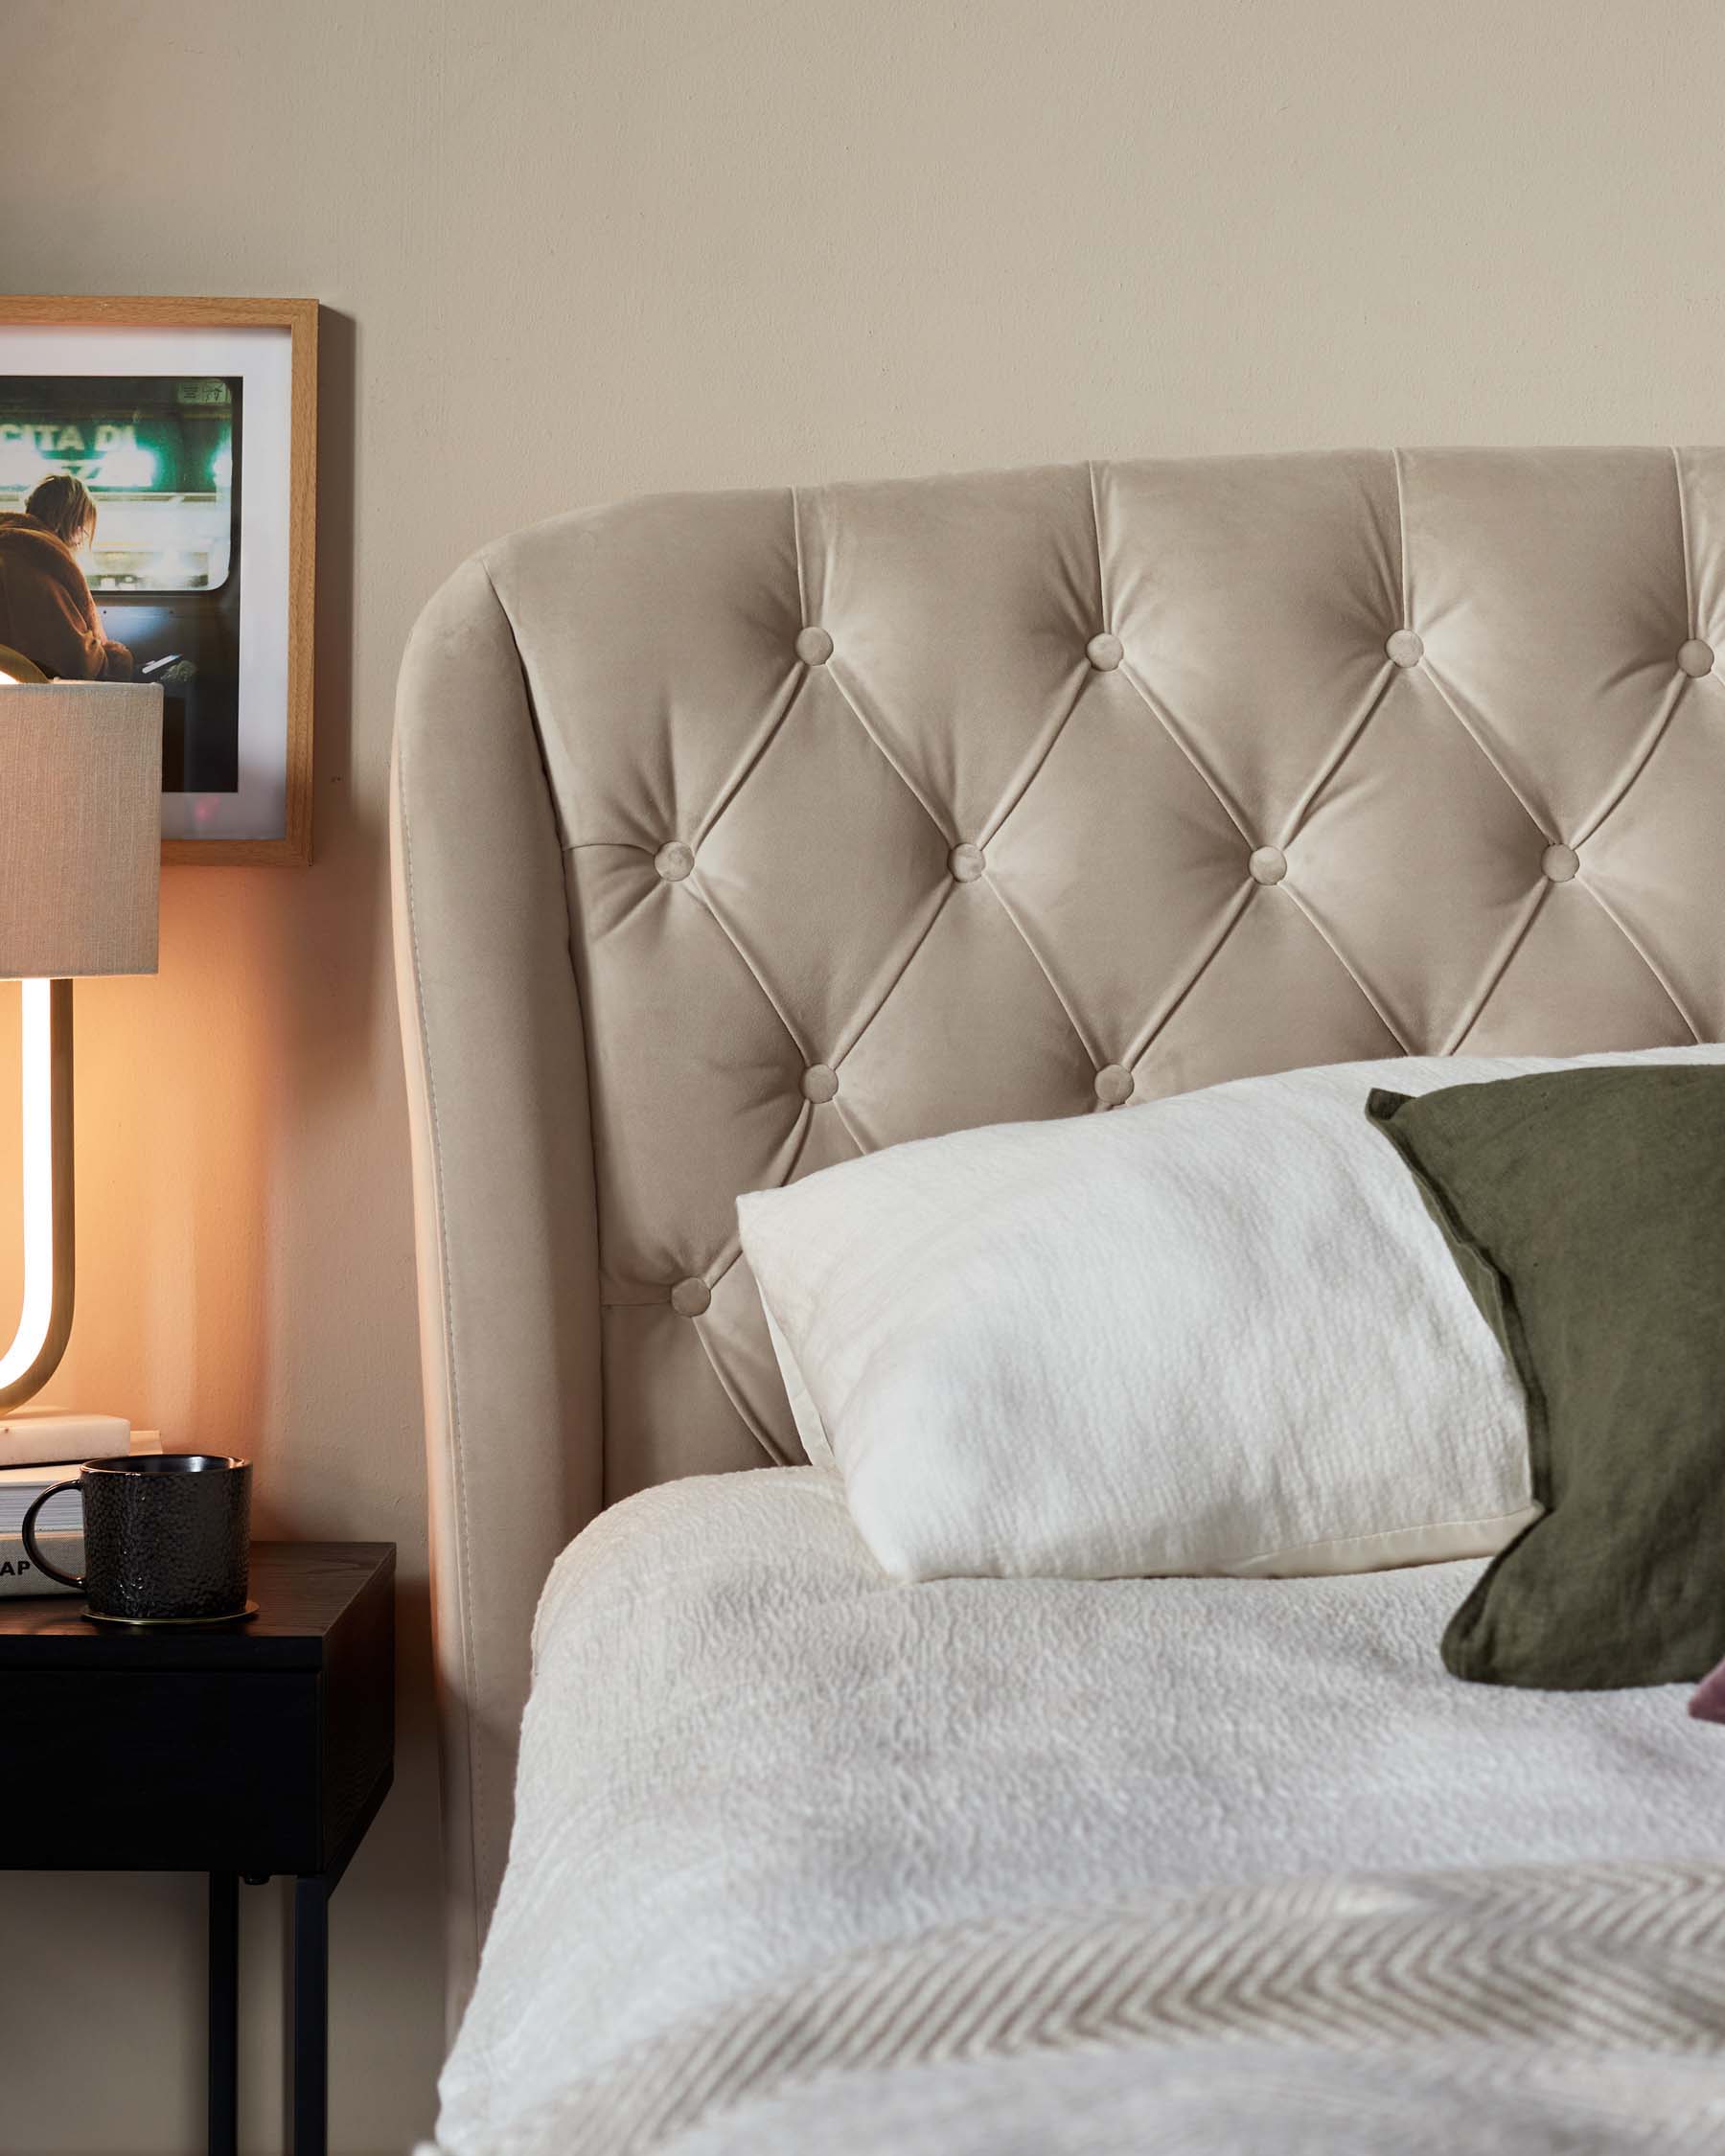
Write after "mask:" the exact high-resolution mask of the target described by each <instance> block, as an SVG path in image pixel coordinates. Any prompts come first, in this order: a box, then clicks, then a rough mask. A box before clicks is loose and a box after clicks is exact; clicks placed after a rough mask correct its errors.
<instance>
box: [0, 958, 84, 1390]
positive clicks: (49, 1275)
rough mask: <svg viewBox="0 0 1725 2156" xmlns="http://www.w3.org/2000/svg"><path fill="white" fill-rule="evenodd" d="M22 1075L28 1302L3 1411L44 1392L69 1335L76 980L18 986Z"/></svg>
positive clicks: (6, 1367)
mask: <svg viewBox="0 0 1725 2156" xmlns="http://www.w3.org/2000/svg"><path fill="white" fill-rule="evenodd" d="M20 989H21V993H22V997H23V1010H22V1013H21V1018H22V1026H21V1031H22V1034H23V1047H24V1054H23V1064H24V1068H23V1079H24V1303H23V1308H22V1311H21V1312H20V1314H19V1318H18V1329H17V1332H16V1333H15V1335H14V1336H13V1339H12V1345H11V1346H10V1347H9V1348H8V1349H7V1350H6V1352H5V1353H4V1354H3V1355H0V1413H4V1412H5V1411H6V1410H7V1409H9V1408H15V1407H17V1406H18V1405H19V1404H20V1403H21V1402H22V1401H25V1400H28V1399H31V1398H32V1397H33V1396H34V1394H35V1393H37V1392H39V1391H40V1390H41V1388H43V1386H45V1385H46V1384H47V1382H48V1380H49V1379H50V1378H51V1377H52V1376H53V1375H54V1373H55V1371H56V1370H57V1369H58V1367H59V1360H60V1357H61V1356H62V1355H63V1354H64V1353H65V1352H66V1342H67V1341H68V1340H69V1339H70V1338H71V1336H72V1296H73V1253H74V1238H75V1213H74V1207H73V1202H72V983H71V982H70V981H69V980H27V981H24V982H22V983H20Z"/></svg>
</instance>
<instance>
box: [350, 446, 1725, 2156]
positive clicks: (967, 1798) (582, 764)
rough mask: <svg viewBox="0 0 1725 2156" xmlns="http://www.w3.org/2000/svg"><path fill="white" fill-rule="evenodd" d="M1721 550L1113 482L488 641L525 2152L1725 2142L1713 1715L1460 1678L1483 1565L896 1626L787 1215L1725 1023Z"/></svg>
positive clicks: (498, 1387) (478, 778)
mask: <svg viewBox="0 0 1725 2156" xmlns="http://www.w3.org/2000/svg"><path fill="white" fill-rule="evenodd" d="M1722 519H1725V458H1722V456H1721V453H1720V452H1716V451H1712V450H1682V451H1676V452H1673V451H1669V450H1664V449H1645V450H1644V449H1584V450H1542V451H1508V450H1481V451H1461V450H1425V451H1407V452H1400V453H1394V454H1391V453H1385V452H1375V451H1359V452H1325V453H1322V454H1316V455H1304V456H1290V457H1272V458H1249V459H1217V460H1206V461H1201V462H1185V463H1181V462H1166V461H1164V462H1144V463H1134V464H1096V465H1093V466H1089V467H1085V466H1076V467H1060V468H1046V469H1041V470H1030V471H1021V472H1010V473H990V474H982V475H975V476H945V477H940V478H935V479H930V480H925V481H915V482H894V483H887V484H878V485H867V486H855V487H844V486H835V487H823V488H817V489H812V490H798V491H795V492H785V491H783V490H778V491H772V492H765V491H764V492H760V493H737V494H728V495H713V496H701V497H688V496H671V497H662V498H657V499H651V500H643V501H636V502H632V503H627V504H624V505H621V506H619V507H615V508H610V509H605V510H600V511H595V512H586V513H582V514H579V515H576V516H568V517H564V518H560V519H558V520H555V521H554V522H552V523H550V524H547V525H542V526H540V527H537V528H536V529H534V530H532V531H529V532H525V533H521V534H518V535H517V536H515V537H513V538H511V539H505V540H503V541H501V542H499V543H497V544H496V545H495V546H493V547H490V548H488V549H487V550H486V551H485V552H484V553H483V554H482V555H481V556H480V557H478V558H477V559H475V560H474V561H472V562H469V563H468V564H466V565H465V566H464V567H463V568H462V569H461V570H459V571H458V572H457V574H456V575H455V577H454V578H453V579H451V581H450V582H449V585H447V586H446V587H445V589H444V590H443V592H442V593H441V594H440V595H439V596H438V597H437V599H436V600H434V601H433V603H432V605H431V607H430V608H428V609H427V612H426V615H425V617H424V619H423V620H422V622H421V624H420V626H419V628H418V629H417V631H416V632H415V635H414V638H413V640H412V643H411V646H410V648H409V652H408V654H407V659H406V663H405V666H404V670H403V682H402V692H401V701H400V707H399V715H398V729H397V755H396V767H395V784H394V789H393V803H392V836H393V840H394V863H395V890H396V909H395V913H396V926H397V937H398V981H399V984H400V989H401V996H402V1006H403V1036H404V1041H405V1044H406V1053H407V1067H408V1084H409V1096H410V1108H411V1114H412V1128H413V1141H414V1171H415V1198H416V1218H417V1223H418V1235H419V1279H420V1292H421V1317H422V1340H423V1345H424V1363H425V1381H426V1414H427V1426H428V1458H429V1462H430V1478H431V1503H432V1553H433V1595H434V1617H435V1627H436V1639H437V1657H438V1668H439V1678H440V1686H441V1694H442V1706H443V1734H444V1746H443V1757H444V1766H445V1787H444V1804H445V1813H444V1816H445V1836H446V1860H447V1867H448V1897H447V1902H448V1911H449V1971H450V2002H451V2027H452V2030H453V2029H454V2028H455V2027H456V2026H457V2025H459V2028H460V2034H459V2036H458V2038H457V2040H456V2043H455V2046H454V2050H453V2052H452V2054H451V2057H450V2060H449V2066H448V2068H447V2069H446V2073H445V2077H444V2082H443V2114H442V2120H441V2122H440V2127H439V2136H440V2142H439V2145H440V2147H442V2148H444V2149H447V2150H448V2151H449V2156H540V2151H544V2152H547V2156H548V2152H549V2151H551V2150H553V2149H559V2150H561V2149H574V2148H578V2147H579V2148H583V2149H586V2148H588V2147H591V2148H594V2149H601V2148H604V2149H609V2148H612V2147H615V2148H619V2149H622V2148H628V2149H639V2150H642V2151H645V2150H648V2149H657V2148H661V2147H662V2148H666V2149H671V2148H675V2149H676V2150H677V2151H678V2156H694V2152H695V2151H697V2150H701V2151H708V2150H710V2151H718V2150H720V2149H730V2148H737V2149H741V2148H745V2147H747V2148H749V2149H754V2150H758V2149H775V2148H779V2147H783V2148H786V2149H792V2148H799V2147H800V2148H806V2147H810V2146H816V2145H818V2146H821V2147H824V2148H833V2149H836V2150H841V2151H848V2150H850V2149H853V2148H854V2149H862V2148H877V2147H883V2146H885V2145H894V2146H902V2147H903V2148H905V2149H907V2150H908V2151H913V2152H914V2151H920V2150H921V2149H923V2148H925V2147H926V2148H929V2149H931V2150H932V2149H936V2148H938V2149H942V2150H962V2149H967V2148H973V2147H974V2148H977V2149H983V2148H988V2149H1002V2148H1010V2147H1024V2148H1054V2147H1066V2146H1071V2147H1079V2146H1083V2147H1086V2148H1091V2147H1095V2148H1113V2147H1116V2146H1117V2147H1121V2148H1127V2147H1132V2148H1149V2147H1160V2146H1164V2145H1165V2146H1170V2147H1172V2146H1183V2147H1184V2146H1205V2147H1207V2146H1216V2147H1228V2148H1242V2149H1255V2148H1258V2147H1263V2148H1266V2149H1269V2148H1276V2149H1282V2150H1286V2149H1297V2148H1304V2147H1307V2146H1310V2147H1314V2148H1317V2147H1322V2148H1326V2149H1333V2148H1352V2147H1355V2146H1358V2147H1361V2148H1368V2147H1383V2146H1386V2145H1395V2146H1398V2147H1419V2146H1424V2145H1428V2140H1429V2144H1430V2145H1432V2146H1434V2147H1437V2146H1445V2147H1453V2146H1455V2145H1460V2144H1461V2143H1463V2142H1464V2143H1465V2144H1466V2145H1470V2146H1477V2147H1481V2148H1490V2147H1495V2146H1503V2147H1506V2148H1509V2147H1513V2148H1517V2149H1530V2148H1541V2147H1548V2146H1549V2147H1552V2148H1559V2147H1562V2148H1569V2147H1574V2146H1589V2147H1591V2146H1616V2145H1624V2146H1629V2145H1634V2146H1671V2147H1679V2146H1681V2147H1691V2146H1694V2147H1698V2146H1703V2145H1725V2071H1722V2067H1721V2059H1720V2054H1719V2052H1718V2049H1717V2045H1718V2035H1717V2032H1718V2030H1720V2029H1722V2028H1725V1892H1722V1888H1725V1878H1722V1877H1721V1874H1720V1871H1719V1870H1718V1869H1717V1868H1718V1866H1719V1865H1720V1862H1721V1859H1722V1858H1725V1840H1722V1837H1721V1833H1720V1829H1719V1826H1718V1820H1719V1817H1720V1813H1719V1809H1718V1791H1719V1787H1720V1781H1719V1777H1720V1773H1721V1769H1722V1768H1725V1758H1721V1755H1720V1754H1721V1746H1720V1744H1719V1741H1718V1737H1717V1732H1714V1731H1710V1730H1708V1729H1706V1728H1703V1727H1701V1726H1700V1725H1697V1724H1694V1723H1691V1722H1689V1721H1688V1720H1686V1718H1685V1716H1684V1714H1683V1711H1682V1696H1681V1694H1680V1693H1678V1692H1676V1691H1675V1689H1674V1688H1673V1687H1670V1686H1664V1687H1657V1688H1654V1689H1650V1690H1644V1691H1637V1692H1607V1693H1597V1694H1589V1695H1556V1694H1549V1693H1537V1692H1535V1693H1529V1692H1524V1693H1500V1694H1496V1695H1488V1694H1484V1693H1483V1692H1482V1691H1481V1689H1480V1688H1478V1687H1472V1686H1459V1685H1457V1684H1456V1683H1455V1682H1454V1681H1453V1680H1451V1679H1449V1678H1448V1677H1447V1676H1446V1675H1445V1674H1444V1672H1443V1671H1442V1669H1441V1668H1440V1667H1439V1666H1438V1663H1437V1660H1436V1656H1435V1653H1434V1649H1433V1644H1432V1642H1433V1639H1434V1637H1435V1628H1436V1627H1437V1624H1438V1616H1439V1613H1440V1612H1441V1611H1442V1610H1443V1609H1446V1608H1449V1607H1453V1606H1454V1604H1455V1602H1456V1601H1457V1600H1458V1599H1459V1597H1460V1595H1461V1593H1462V1592H1463V1591H1464V1589H1465V1587H1466V1584H1467V1582H1468V1580H1469V1578H1470V1577H1471V1576H1472V1574H1473V1572H1474V1571H1477V1569H1478V1568H1477V1566H1474V1565H1471V1564H1467V1563H1463V1564H1431V1565H1422V1566H1411V1567H1402V1568H1399V1569H1394V1570H1387V1571H1376V1572H1367V1573H1358V1574H1353V1575H1350V1576H1346V1577H1342V1578H1334V1579H1324V1580H1222V1579H1178V1580H1177V1579H1168V1580H1127V1581H1112V1582H1103V1581H1078V1580H1034V1579H1029V1580H1014V1581H1004V1580H952V1581H944V1582H938V1583H933V1584H922V1585H917V1586H912V1587H907V1586H904V1585H901V1584H898V1583H895V1582H892V1581H890V1580H887V1579H885V1577H883V1575H882V1574H881V1571H880V1569H879V1567H878V1566H876V1565H875V1564H874V1563H873V1560H872V1559H871V1558H870V1557H869V1555H868V1553H867V1551H866V1550H865V1549H864V1548H862V1545H861V1544H860V1542H859V1540H858V1538H857V1535H856V1532H855V1529H854V1526H853V1525H852V1522H851V1520H850V1518H849V1515H848V1514H847V1512H846V1509H845V1505H844V1502H843V1498H842V1495H841V1494H840V1493H839V1491H838V1490H837V1488H836V1486H835V1482H834V1479H833V1477H832V1475H831V1474H830V1472H828V1471H826V1470H824V1469H820V1468H816V1467H811V1466H807V1465H803V1464H800V1463H801V1461H802V1457H803V1455H802V1451H801V1447H800V1445H799V1442H798V1438H797V1434H796V1424H795V1421H794V1419H793V1412H792V1409H791V1405H790V1403H789V1401H788V1400H787V1397H786V1392H785V1388H784V1386H783V1384H782V1382H781V1380H780V1377H779V1374H778V1365H777V1363H776V1362H775V1359H774V1355H773V1352H772V1348H771V1345H770V1341H769V1339H768V1336H767V1331H766V1326H765V1322H764V1319H763V1316H762V1311H761V1306H760V1300H759V1297H758V1296H757V1295H756V1294H755V1292H754V1289H753V1285H752V1283H751V1280H750V1278H749V1275H748V1271H747V1266H746V1265H745V1264H744V1262H743V1261H742V1259H741V1256H740V1250H739V1243H738V1233H737V1222H736V1200H737V1198H738V1196H739V1194H740V1193H743V1192H746V1191H750V1190H757V1189H767V1188H771V1187H772V1186H774V1185H776V1184H781V1183H784V1182H785V1181H787V1180H789V1179H793V1178H801V1177H804V1176H807V1175H809V1174H811V1173H813V1172H814V1171H816V1170H817V1169H819V1168H822V1167H824V1166H827V1165H830V1164H834V1163H837V1162H839V1161H842V1160H844V1159H847V1158H852V1157H854V1156H856V1155H858V1154H862V1153H870V1152H873V1151H875V1150H877V1149H879V1148H882V1147H885V1146H889V1145H893V1144H895V1143H897V1142H899V1141H901V1140H905V1139H908V1138H915V1137H925V1136H928V1135H933V1134H936V1133H940V1132H946V1131H954V1130H958V1129H963V1128H969V1127H973V1126H978V1125H988V1124H996V1123H1004V1122H1011V1121H1016V1120H1021V1119H1027V1118H1046V1117H1056V1116H1070V1115H1079V1114H1086V1113H1091V1114H1095V1113H1112V1112H1115V1111H1116V1110H1119V1109H1122V1108H1124V1109H1126V1111H1127V1112H1131V1108H1132V1105H1133V1104H1134V1103H1144V1102H1150V1101H1155V1100H1157V1099H1159V1098H1161V1097H1164V1096H1168V1095H1174V1094H1182V1093H1185V1092H1188V1091H1191V1090H1192V1089H1198V1088H1203V1087H1207V1086H1210V1085H1213V1084H1215V1083H1217V1082H1219V1081H1224V1080H1229V1079H1234V1078H1240V1077H1244V1076H1248V1075H1251V1074H1253V1073H1258V1072H1268V1071H1275V1070H1281V1069H1292V1068H1296V1067H1313V1066H1322V1065H1332V1064H1341V1063H1348V1062H1353V1061H1364V1060H1367V1059H1373V1058H1383V1057H1387V1056H1397V1055H1405V1054H1409V1053H1414V1054H1419V1055H1433V1054H1445V1055H1447V1054H1452V1053H1456V1052H1464V1053H1467V1054H1470V1055H1471V1054H1483V1055H1504V1054H1541V1055H1569V1054H1575V1053H1580V1052H1582V1051H1590V1050H1630V1049H1643V1048H1654V1047H1664V1046H1669V1047H1681V1046H1684V1045H1685V1044H1694V1043H1697V1042H1707V1043H1713V1042H1716V1041H1718V1040H1719V1039H1720V1038H1721V1035H1722V1034H1725V935H1722V933H1721V930H1722V929H1725V900H1722V899H1721V896H1720V893H1721V889H1722V888H1725V883H1722V882H1721V876H1720V870H1721V865H1722V863H1721V860H1720V833H1721V829H1722V828H1725V822H1722V817H1721V811H1722V810H1725V689H1721V686H1720V682H1719V679H1718V677H1716V676H1715V675H1714V673H1713V671H1712V666H1713V654H1712V644H1711V641H1710V639H1711V638H1712V637H1713V636H1714V635H1717V634H1719V633H1721V631H1725V612H1722V608H1725V586H1722V583H1721V573H1722V569H1725V543H1722V534H1725V522H1722ZM743 1469H770V1472H763V1473H736V1472H733V1471H735V1470H743ZM541 1596H542V1600H541ZM536 1611H537V1619H536ZM517 1755H518V1770H519V1772H518V1779H517ZM512 1828H513V1848H512ZM482 1945H483V1950H484V1951H483V1962H482V1961H481V1947H482Z"/></svg>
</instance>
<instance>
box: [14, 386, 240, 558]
mask: <svg viewBox="0 0 1725 2156" xmlns="http://www.w3.org/2000/svg"><path fill="white" fill-rule="evenodd" d="M240 402H241V385H240V383H239V382H238V381H237V380H219V379H207V378H195V377H194V378H188V377H180V376H167V377H149V378H142V379H140V378H135V377H133V378H128V377H125V376H104V375H93V376H70V375H58V376H44V377H41V378H34V379H33V378H31V377H29V376H17V375H12V376H8V377H6V378H3V379H0V516H5V515H8V514H16V513H21V512H22V511H23V509H24V507H25V505H26V503H27V502H28V501H29V499H30V496H31V494H32V493H34V489H35V487H36V486H37V484H38V483H39V482H40V481H41V480H43V479H46V478H49V477H51V476H52V475H53V474H55V473H57V472H67V473H70V474H71V475H72V477H74V478H76V479H79V480H81V481H82V483H83V485H84V486H85V487H87V488H88V489H89V492H90V494H91V497H92V499H93V500H94V502H95V504H96V529H95V534H94V537H93V539H91V541H90V546H89V552H88V559H87V562H86V564H85V574H86V575H87V577H88V579H89V583H90V588H91V589H92V591H96V592H123V591H132V592H170V591H217V590H219V589H220V587H221V586H222V585H224V584H226V582H227V581H228V577H229V575H230V573H231V571H232V568H233V565H234V561H235V545H234V535H235V528H236V518H237V513H238V488H239V466H240Z"/></svg>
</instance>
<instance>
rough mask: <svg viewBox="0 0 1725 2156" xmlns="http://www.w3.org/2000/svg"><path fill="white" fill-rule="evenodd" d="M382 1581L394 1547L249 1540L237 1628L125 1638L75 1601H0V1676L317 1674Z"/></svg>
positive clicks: (69, 1597)
mask: <svg viewBox="0 0 1725 2156" xmlns="http://www.w3.org/2000/svg"><path fill="white" fill-rule="evenodd" d="M379 1573H382V1574H383V1575H385V1577H387V1578H390V1579H393V1578H394V1575H395V1544H394V1543H393V1542H254V1543H253V1544H252V1549H251V1598H252V1600H253V1601H254V1602H256V1604H257V1605H258V1614H257V1616H256V1617H252V1618H251V1619H250V1620H249V1621H248V1622H246V1623H244V1624H231V1625H221V1626H213V1627H211V1629H210V1630H208V1631H204V1630H202V1629H201V1628H199V1627H197V1626H195V1625H193V1626H187V1627H186V1628H185V1629H184V1630H171V1629H168V1628H166V1627H165V1628H164V1629H163V1630H162V1631H160V1632H143V1631H139V1632H131V1631H127V1629H125V1627H123V1626H120V1625H113V1624H92V1623H91V1622H90V1621H89V1619H88V1618H87V1617H83V1616H82V1615H81V1612H82V1609H83V1604H82V1602H81V1600H80V1599H79V1598H78V1596H77V1595H75V1594H37V1595H31V1596H28V1597H15V1598H10V1599H6V1600H0V1672H4V1671H6V1670H9V1669H321V1668H323V1667H324V1666H325V1663H326V1662H327V1660H328V1658H329V1655H330V1651H331V1644H330V1643H331V1640H332V1638H333V1637H335V1636H336V1635H338V1634H339V1633H340V1631H341V1629H342V1627H343V1624H344V1621H345V1620H347V1619H349V1617H350V1616H351V1613H352V1611H353V1608H354V1605H355V1603H356V1602H357V1601H359V1600H360V1599H361V1598H362V1596H363V1595H364V1594H365V1590H366V1588H367V1587H368V1586H369V1585H370V1583H371V1582H372V1581H373V1580H374V1579H375V1578H376V1577H377V1575H378V1574H379Z"/></svg>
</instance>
